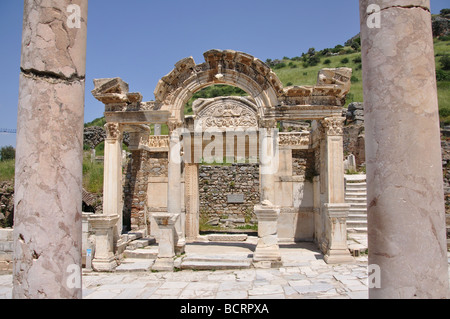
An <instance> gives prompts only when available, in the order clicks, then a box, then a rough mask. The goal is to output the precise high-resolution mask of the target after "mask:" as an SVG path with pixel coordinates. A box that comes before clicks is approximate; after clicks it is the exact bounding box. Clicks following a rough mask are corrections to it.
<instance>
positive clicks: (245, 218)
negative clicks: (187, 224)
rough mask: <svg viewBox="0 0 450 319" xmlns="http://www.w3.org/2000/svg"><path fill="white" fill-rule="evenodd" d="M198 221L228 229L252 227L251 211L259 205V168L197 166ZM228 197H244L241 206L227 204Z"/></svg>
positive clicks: (250, 165) (252, 166) (248, 166)
mask: <svg viewBox="0 0 450 319" xmlns="http://www.w3.org/2000/svg"><path fill="white" fill-rule="evenodd" d="M199 188H200V189H199V195H200V220H203V221H206V222H207V223H208V224H209V225H211V226H217V225H219V224H220V225H223V226H226V227H229V228H233V227H235V226H239V225H244V224H255V223H256V216H255V215H254V213H253V208H254V206H255V205H256V204H258V203H259V202H260V193H259V165H257V164H233V165H232V166H200V169H199ZM230 194H243V195H244V203H243V204H232V203H228V196H227V195H230Z"/></svg>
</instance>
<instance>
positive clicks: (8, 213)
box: [0, 181, 14, 228]
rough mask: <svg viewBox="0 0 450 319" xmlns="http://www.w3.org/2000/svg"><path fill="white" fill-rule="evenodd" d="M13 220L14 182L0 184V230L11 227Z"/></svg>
mask: <svg viewBox="0 0 450 319" xmlns="http://www.w3.org/2000/svg"><path fill="white" fill-rule="evenodd" d="M13 219H14V182H13V181H5V182H0V228H4V227H12V225H13Z"/></svg>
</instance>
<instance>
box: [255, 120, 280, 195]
mask: <svg viewBox="0 0 450 319" xmlns="http://www.w3.org/2000/svg"><path fill="white" fill-rule="evenodd" d="M276 127H277V121H276V120H275V119H264V120H262V123H261V129H260V133H259V140H260V143H259V144H260V146H259V148H260V155H259V161H260V172H261V174H260V178H261V202H263V201H269V202H271V203H275V176H276V174H277V172H278V164H279V161H278V160H279V158H278V156H279V153H278V145H277V142H276V140H277V135H278V134H277V133H278V131H277V129H276Z"/></svg>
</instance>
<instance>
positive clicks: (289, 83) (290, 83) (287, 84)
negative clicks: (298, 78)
mask: <svg viewBox="0 0 450 319" xmlns="http://www.w3.org/2000/svg"><path fill="white" fill-rule="evenodd" d="M292 85H294V83H292V82H288V83H286V86H292Z"/></svg>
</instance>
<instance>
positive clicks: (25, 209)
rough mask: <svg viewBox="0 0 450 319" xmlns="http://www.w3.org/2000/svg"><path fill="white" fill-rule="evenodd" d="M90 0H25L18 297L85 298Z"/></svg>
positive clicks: (17, 222) (16, 265) (19, 140)
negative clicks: (85, 134)
mask: <svg viewBox="0 0 450 319" xmlns="http://www.w3.org/2000/svg"><path fill="white" fill-rule="evenodd" d="M87 9H88V1H87V0H61V1H50V0H42V1H39V2H36V1H32V0H25V1H24V15H23V17H24V23H23V34H22V56H21V65H20V70H21V72H20V83H19V103H18V120H17V126H18V127H17V128H18V132H17V150H16V170H15V172H16V175H15V196H14V197H15V214H14V219H15V220H14V246H15V251H14V270H13V294H12V295H13V298H17V299H19V298H30V299H31V298H32V299H39V298H42V299H60V298H61V299H76V298H81V250H82V211H81V209H82V207H81V206H82V205H81V203H82V160H83V123H84V93H85V68H86V34H87Z"/></svg>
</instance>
